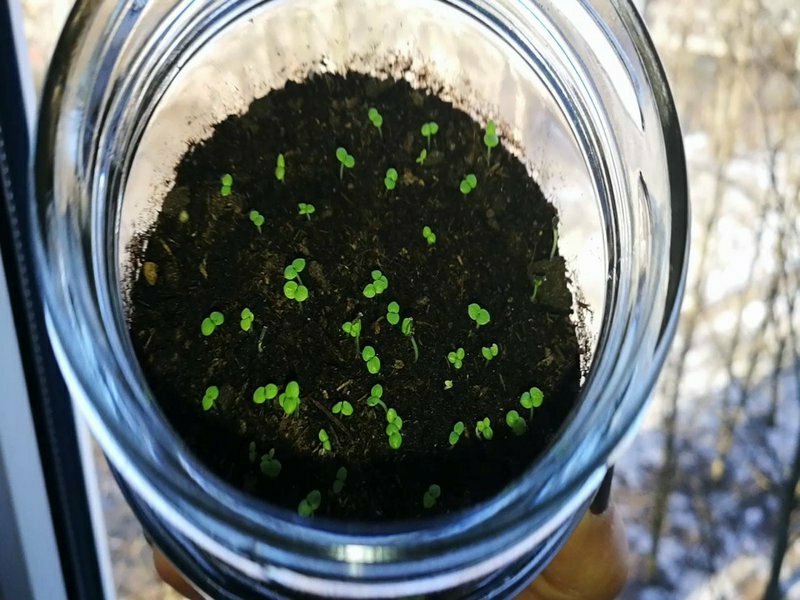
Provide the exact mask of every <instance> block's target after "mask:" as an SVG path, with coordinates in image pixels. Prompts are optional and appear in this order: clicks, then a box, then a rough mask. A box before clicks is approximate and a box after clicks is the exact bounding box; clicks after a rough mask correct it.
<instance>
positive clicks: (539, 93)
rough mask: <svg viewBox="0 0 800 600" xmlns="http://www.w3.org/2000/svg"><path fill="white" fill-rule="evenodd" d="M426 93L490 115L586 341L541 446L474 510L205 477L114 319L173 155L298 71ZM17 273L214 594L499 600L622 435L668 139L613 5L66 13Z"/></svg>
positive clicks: (74, 377)
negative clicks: (361, 509)
mask: <svg viewBox="0 0 800 600" xmlns="http://www.w3.org/2000/svg"><path fill="white" fill-rule="evenodd" d="M348 69H352V70H356V71H362V72H367V73H372V74H376V75H395V76H403V77H406V78H407V79H408V80H409V81H411V82H412V84H413V85H417V86H420V87H430V86H432V87H433V88H434V89H436V90H437V92H438V93H439V94H440V95H442V96H444V97H445V98H447V99H449V100H451V101H452V102H453V103H455V104H456V105H457V106H459V107H461V108H463V109H465V110H467V111H468V112H470V113H471V114H473V115H474V116H475V117H476V118H479V119H486V118H490V117H491V118H494V119H495V120H497V121H498V123H500V124H501V125H500V128H501V131H502V137H503V140H504V141H503V143H504V144H506V145H507V147H509V148H511V149H513V150H514V151H515V152H516V153H517V154H518V155H519V156H520V157H522V159H523V160H524V161H525V162H526V163H527V164H528V165H529V167H530V171H531V174H532V175H533V176H534V177H535V178H536V179H537V180H538V181H539V183H540V184H541V186H542V188H543V190H544V191H545V194H546V195H547V196H548V197H549V198H551V199H552V201H553V202H554V203H555V204H556V206H557V208H558V210H559V214H560V219H561V225H560V251H561V254H562V255H563V256H565V258H566V259H567V261H568V264H569V268H570V270H571V272H572V275H573V280H574V282H575V284H576V288H575V290H574V291H575V292H576V297H578V298H579V299H580V302H576V305H575V308H576V314H580V315H581V316H582V317H583V318H582V322H583V327H584V329H583V333H584V335H585V337H586V340H587V346H588V349H589V350H590V352H589V353H588V354H587V357H591V359H588V358H587V363H586V365H585V368H586V376H585V378H584V381H583V385H582V390H581V397H580V399H579V403H578V406H577V408H576V409H575V411H574V413H573V414H572V416H571V418H570V419H569V421H568V422H567V423H566V424H565V425H564V427H563V428H562V431H561V432H560V434H559V436H558V438H557V440H556V441H555V442H554V443H553V444H552V446H551V447H550V448H549V450H548V451H547V452H546V453H545V454H544V455H543V456H542V457H541V458H540V460H539V461H538V462H537V463H536V464H533V465H531V466H530V468H529V469H528V470H527V471H526V473H525V474H524V475H523V476H521V477H520V478H518V479H517V480H515V481H513V482H510V483H509V485H508V487H507V488H506V489H505V490H504V491H503V492H502V493H500V494H499V495H497V496H496V497H494V498H492V499H491V500H489V501H487V502H484V503H482V504H480V505H476V506H474V507H472V508H470V509H468V510H464V511H461V512H459V513H456V514H450V515H446V516H443V517H439V518H432V519H429V520H424V521H414V522H412V521H405V522H400V523H387V524H383V525H374V524H373V525H366V524H362V523H355V522H342V521H326V520H323V519H314V520H305V519H300V518H299V517H297V516H296V515H294V514H291V513H289V512H287V511H284V510H281V509H278V508H275V507H272V506H269V505H267V504H265V503H263V502H260V501H257V500H256V499H254V498H251V497H249V496H247V495H245V494H243V493H242V492H240V491H238V490H236V489H233V488H232V487H230V486H228V485H227V484H225V483H223V482H221V481H220V480H219V479H217V478H216V477H215V476H213V475H212V474H211V473H209V472H208V471H207V470H206V469H205V468H204V467H203V465H201V464H199V463H198V461H197V460H196V459H195V458H194V457H193V455H192V454H191V453H190V452H189V451H188V449H187V447H186V446H185V445H184V444H183V443H182V441H181V440H180V439H179V438H178V437H177V436H176V434H175V433H174V431H173V430H172V429H171V428H170V427H169V425H168V424H167V422H166V420H165V419H164V418H163V416H162V414H161V413H160V411H159V409H158V405H157V403H156V401H155V399H154V398H153V397H152V394H151V392H150V390H149V388H148V386H147V383H146V381H145V379H144V377H143V374H142V371H141V369H140V367H139V365H138V363H137V361H136V359H135V356H134V353H133V349H132V345H131V342H130V340H129V337H128V334H127V326H126V313H125V308H126V290H127V285H128V279H129V274H130V273H131V269H135V268H136V265H131V262H130V261H131V258H130V256H129V254H128V252H127V249H128V244H129V243H130V241H131V239H132V238H133V236H135V235H136V234H137V233H140V232H142V231H145V230H146V229H147V228H148V227H149V226H150V225H151V224H152V223H153V222H154V220H155V218H156V216H157V215H158V212H159V210H160V206H161V202H162V200H163V197H164V195H165V193H166V191H167V190H168V189H169V187H170V185H171V183H172V177H173V170H174V167H175V165H176V164H177V162H178V161H179V159H180V157H181V155H182V153H183V152H184V151H185V149H186V146H187V143H189V142H191V141H195V140H199V139H203V138H205V137H207V136H208V135H210V132H211V128H212V127H213V125H214V124H215V123H216V122H218V121H220V120H221V119H223V118H224V117H225V116H227V115H228V114H231V113H240V112H243V111H244V110H246V108H247V106H248V105H249V103H250V102H251V101H252V100H253V99H254V98H256V97H259V96H263V95H265V94H266V93H268V92H269V90H271V89H274V88H276V87H279V86H281V85H282V84H283V83H284V82H285V81H286V80H287V79H302V78H303V77H304V76H306V75H307V74H308V73H310V72H312V71H320V70H325V71H339V72H342V71H345V70H348ZM34 179H35V189H36V199H35V203H33V210H34V212H35V223H36V227H37V231H36V234H37V239H38V249H37V263H38V274H39V280H40V283H41V287H42V290H43V294H44V296H45V299H46V306H47V320H48V326H49V331H50V336H51V338H52V341H53V344H54V347H55V348H56V352H57V355H58V358H59V361H60V364H61V367H62V369H63V371H64V373H65V376H66V379H67V381H68V383H69V386H70V389H71V391H72V394H73V396H74V400H75V402H76V403H77V404H78V406H79V407H80V409H81V411H82V413H83V414H84V416H85V417H86V419H87V421H88V422H89V424H90V426H91V428H92V431H93V432H94V434H95V435H96V437H97V439H98V441H99V443H100V445H101V446H102V447H103V450H104V451H105V452H106V454H107V455H108V457H109V459H110V461H111V462H112V464H113V465H114V467H115V469H116V470H117V472H118V474H119V477H120V479H121V481H122V482H123V486H124V488H125V490H126V491H127V493H128V496H129V499H130V501H131V503H132V504H133V506H134V508H135V509H136V510H137V513H138V514H139V516H140V517H141V518H142V519H143V521H144V522H145V524H146V526H147V528H148V529H149V530H150V532H151V534H153V535H154V536H155V537H156V538H157V540H158V541H159V543H160V544H161V545H162V546H163V547H164V548H165V550H166V551H167V553H168V554H169V555H170V556H171V557H172V558H173V559H174V560H176V561H177V562H178V564H179V565H180V566H181V567H182V568H183V569H184V570H185V571H187V573H188V574H189V576H190V577H191V578H192V579H193V580H194V581H195V582H196V583H197V585H199V586H200V587H201V588H202V589H204V590H205V591H206V592H207V593H209V594H212V595H213V596H214V597H230V598H237V597H253V596H254V595H258V594H259V593H260V594H263V595H264V596H268V597H296V596H302V595H317V596H328V597H340V598H384V597H399V596H419V595H441V596H442V597H448V598H473V597H474V598H493V597H509V596H511V595H512V594H513V593H514V592H515V591H517V590H519V589H520V588H521V587H522V586H524V585H525V584H526V583H527V582H529V581H530V579H531V578H532V577H534V576H535V575H536V573H538V572H539V570H540V569H541V568H543V566H544V565H545V564H546V563H547V561H548V560H549V559H550V558H551V557H552V556H553V554H554V553H555V552H556V550H557V549H558V547H559V546H560V544H561V543H562V542H563V540H564V539H565V537H566V536H567V535H568V533H569V532H570V531H571V529H572V527H573V526H574V525H575V524H576V522H577V520H578V519H579V518H580V516H581V513H582V511H583V509H584V508H585V506H586V504H587V502H588V500H589V499H590V497H591V495H592V493H593V491H594V490H595V489H596V487H597V486H598V484H599V483H600V480H601V479H602V477H603V475H604V473H605V471H606V469H607V467H608V466H609V465H610V464H613V461H614V459H615V456H616V455H617V453H618V452H619V451H620V450H621V449H622V448H623V447H624V446H625V443H626V442H627V441H629V440H630V438H631V436H632V435H633V433H634V432H635V430H636V425H637V423H638V421H639V419H640V417H641V415H642V412H643V409H644V407H645V405H646V402H647V399H648V397H649V395H650V393H651V390H652V387H653V385H654V382H655V380H656V377H657V375H658V372H659V369H660V367H661V365H662V363H663V360H664V356H665V353H666V351H667V348H668V346H669V343H670V341H671V338H672V336H673V333H674V330H675V324H676V319H677V314H678V308H679V304H680V300H681V297H682V292H683V284H684V275H685V267H686V261H687V251H688V248H687V228H688V197H687V185H686V172H685V163H684V155H683V147H682V142H681V135H680V129H679V125H678V121H677V117H676V114H675V108H674V106H673V102H672V99H671V96H670V92H669V88H668V85H667V82H666V80H665V76H664V73H663V70H662V68H661V65H660V64H659V62H658V59H657V57H656V54H655V51H654V49H653V46H652V43H651V42H650V40H649V38H648V36H647V33H646V31H645V29H644V26H643V24H642V22H641V20H640V18H639V16H638V15H637V13H636V11H635V9H634V8H633V6H632V5H631V4H630V3H629V2H626V1H623V0H404V1H403V2H397V1H396V0H158V1H148V0H104V1H100V0H78V2H77V4H76V6H75V9H74V11H73V13H72V15H71V17H70V19H69V21H68V23H67V25H66V29H65V31H64V33H63V35H62V38H61V42H60V44H59V47H58V50H57V52H56V54H55V58H54V61H53V64H52V67H51V72H50V75H49V79H48V82H47V86H46V90H45V95H44V100H43V105H42V114H41V122H40V129H39V139H38V148H37V156H36V168H35V177H34Z"/></svg>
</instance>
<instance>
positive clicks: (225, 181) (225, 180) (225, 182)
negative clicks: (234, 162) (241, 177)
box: [219, 173, 233, 197]
mask: <svg viewBox="0 0 800 600" xmlns="http://www.w3.org/2000/svg"><path fill="white" fill-rule="evenodd" d="M219 182H220V189H219V193H220V195H221V196H223V197H226V196H230V195H231V190H232V189H233V175H231V174H230V173H225V175H223V176H222V177H220V178H219Z"/></svg>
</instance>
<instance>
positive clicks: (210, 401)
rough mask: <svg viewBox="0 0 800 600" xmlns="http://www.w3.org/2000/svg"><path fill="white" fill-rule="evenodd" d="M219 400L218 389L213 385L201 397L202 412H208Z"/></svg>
mask: <svg viewBox="0 0 800 600" xmlns="http://www.w3.org/2000/svg"><path fill="white" fill-rule="evenodd" d="M217 398H219V388H218V387H217V386H215V385H212V386H209V387H207V388H206V393H205V395H204V396H203V410H205V411H209V410H211V409H212V408H213V407H214V403H215V402H216V401H217Z"/></svg>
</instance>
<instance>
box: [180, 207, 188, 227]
mask: <svg viewBox="0 0 800 600" xmlns="http://www.w3.org/2000/svg"><path fill="white" fill-rule="evenodd" d="M178 221H179V222H180V223H183V224H184V225H185V224H186V223H188V222H189V211H187V210H182V211H181V212H179V213H178Z"/></svg>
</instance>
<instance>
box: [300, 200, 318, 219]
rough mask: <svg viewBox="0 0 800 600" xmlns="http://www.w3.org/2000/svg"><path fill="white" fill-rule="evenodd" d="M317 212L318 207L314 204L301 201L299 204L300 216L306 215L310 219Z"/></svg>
mask: <svg viewBox="0 0 800 600" xmlns="http://www.w3.org/2000/svg"><path fill="white" fill-rule="evenodd" d="M315 212H317V208H316V207H315V206H314V205H313V204H306V203H305V202H301V203H300V204H298V205H297V214H298V215H300V216H305V217H306V218H307V219H308V220H309V221H310V220H311V215H313V214H314V213H315Z"/></svg>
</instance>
